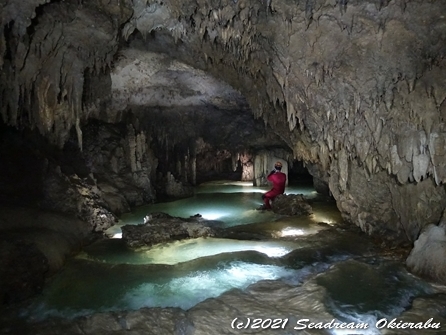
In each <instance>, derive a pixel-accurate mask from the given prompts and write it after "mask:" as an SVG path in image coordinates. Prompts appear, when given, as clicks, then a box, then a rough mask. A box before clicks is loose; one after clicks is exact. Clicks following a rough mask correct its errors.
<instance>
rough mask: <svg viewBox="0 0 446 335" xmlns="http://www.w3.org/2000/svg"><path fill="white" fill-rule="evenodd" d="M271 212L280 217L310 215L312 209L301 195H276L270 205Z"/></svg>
mask: <svg viewBox="0 0 446 335" xmlns="http://www.w3.org/2000/svg"><path fill="white" fill-rule="evenodd" d="M272 208H273V212H274V213H277V214H282V215H310V214H312V213H313V208H312V207H311V205H310V204H309V203H308V202H307V200H305V198H304V196H303V195H302V194H288V195H287V194H281V195H278V196H277V197H276V198H275V199H274V201H273V204H272Z"/></svg>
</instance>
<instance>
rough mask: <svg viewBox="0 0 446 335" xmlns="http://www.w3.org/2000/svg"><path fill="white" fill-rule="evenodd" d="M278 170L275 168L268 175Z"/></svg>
mask: <svg viewBox="0 0 446 335" xmlns="http://www.w3.org/2000/svg"><path fill="white" fill-rule="evenodd" d="M275 172H276V169H273V170H272V171H271V172H270V173H269V175H268V176H271V175H272V174H273V173H275Z"/></svg>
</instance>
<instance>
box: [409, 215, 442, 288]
mask: <svg viewBox="0 0 446 335" xmlns="http://www.w3.org/2000/svg"><path fill="white" fill-rule="evenodd" d="M406 264H407V267H408V268H409V269H410V270H411V271H412V272H414V273H416V274H418V275H420V276H423V277H425V278H428V279H430V280H433V281H436V282H440V283H442V284H446V211H445V213H443V217H442V220H441V221H440V224H439V225H438V226H437V225H433V224H430V225H428V226H427V227H425V228H424V229H423V231H422V233H421V234H420V237H418V239H417V240H416V241H415V243H414V248H413V249H412V251H411V253H410V255H409V257H408V258H407V260H406Z"/></svg>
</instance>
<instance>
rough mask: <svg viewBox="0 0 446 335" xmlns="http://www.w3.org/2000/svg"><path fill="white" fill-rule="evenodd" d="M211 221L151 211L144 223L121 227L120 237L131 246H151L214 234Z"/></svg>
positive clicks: (197, 217) (198, 217)
mask: <svg viewBox="0 0 446 335" xmlns="http://www.w3.org/2000/svg"><path fill="white" fill-rule="evenodd" d="M211 223H212V221H206V220H203V219H201V217H200V216H197V215H195V216H193V217H191V218H189V219H183V218H179V217H173V216H170V215H169V214H166V213H152V214H150V215H148V216H146V218H145V219H144V224H140V225H126V226H123V227H122V228H121V229H122V239H123V240H124V242H125V243H126V244H127V245H128V246H130V247H133V248H138V247H144V246H151V245H154V244H158V243H164V242H170V241H176V240H182V239H187V238H197V237H210V236H215V234H216V231H215V228H212V227H210V226H209V225H210V224H211Z"/></svg>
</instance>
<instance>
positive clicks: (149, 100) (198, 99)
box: [108, 48, 249, 118]
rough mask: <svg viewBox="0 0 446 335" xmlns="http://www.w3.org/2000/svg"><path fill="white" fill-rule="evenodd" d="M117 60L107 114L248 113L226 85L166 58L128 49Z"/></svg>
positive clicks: (239, 97) (197, 70) (237, 95)
mask: <svg viewBox="0 0 446 335" xmlns="http://www.w3.org/2000/svg"><path fill="white" fill-rule="evenodd" d="M117 58H118V60H117V61H115V62H114V66H113V71H112V72H111V79H112V97H113V98H112V103H111V108H110V109H111V111H109V112H108V113H113V112H121V111H122V110H126V109H127V108H131V107H141V106H142V107H164V108H175V109H176V110H178V109H181V108H182V107H187V109H188V110H190V109H193V108H195V109H203V108H202V107H206V108H208V107H209V106H212V107H214V108H219V109H235V110H238V111H239V112H246V111H249V106H248V105H247V102H246V99H245V98H244V97H243V96H242V94H241V93H240V92H238V91H236V90H235V89H234V88H232V87H231V86H229V85H228V84H227V83H225V82H223V81H221V80H217V79H215V78H214V77H212V76H211V75H209V74H207V73H205V72H204V71H202V70H199V69H196V68H193V67H191V66H189V65H186V64H184V63H181V62H179V61H177V60H175V59H172V58H170V57H169V56H167V55H165V54H159V53H153V52H150V51H146V50H141V49H136V48H128V49H123V50H121V51H120V52H119V54H118V56H117ZM112 118H113V117H112Z"/></svg>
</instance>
